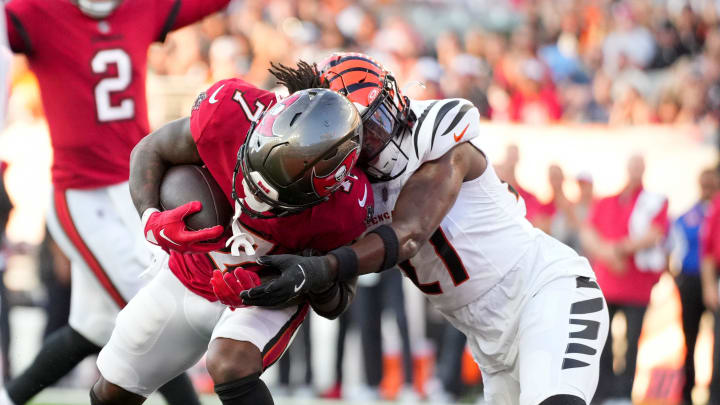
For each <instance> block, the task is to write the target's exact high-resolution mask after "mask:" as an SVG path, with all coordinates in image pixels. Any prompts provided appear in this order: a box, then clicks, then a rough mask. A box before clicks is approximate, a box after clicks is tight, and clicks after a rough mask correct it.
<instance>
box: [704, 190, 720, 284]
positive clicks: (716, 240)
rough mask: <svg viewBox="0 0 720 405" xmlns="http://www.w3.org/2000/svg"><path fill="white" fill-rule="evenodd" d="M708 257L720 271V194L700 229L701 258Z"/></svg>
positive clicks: (712, 203) (713, 200)
mask: <svg viewBox="0 0 720 405" xmlns="http://www.w3.org/2000/svg"><path fill="white" fill-rule="evenodd" d="M706 256H710V257H711V258H712V259H713V260H714V261H715V268H716V269H718V270H720V194H718V195H717V196H715V198H713V199H712V202H711V203H710V208H709V209H708V212H707V215H706V216H705V219H704V220H703V223H702V226H701V227H700V257H701V258H704V257H706Z"/></svg>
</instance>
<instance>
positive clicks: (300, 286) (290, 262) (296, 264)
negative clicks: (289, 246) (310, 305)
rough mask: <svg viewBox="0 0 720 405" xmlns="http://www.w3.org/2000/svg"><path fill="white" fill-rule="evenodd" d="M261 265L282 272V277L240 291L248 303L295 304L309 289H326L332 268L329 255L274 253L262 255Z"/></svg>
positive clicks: (273, 305) (260, 304)
mask: <svg viewBox="0 0 720 405" xmlns="http://www.w3.org/2000/svg"><path fill="white" fill-rule="evenodd" d="M257 262H258V264H260V265H262V266H265V267H270V268H272V269H274V270H277V271H279V272H280V276H279V277H278V278H276V279H275V280H272V281H271V282H269V283H267V284H263V285H261V286H258V287H255V288H252V289H250V290H246V291H243V292H242V293H240V297H241V298H242V300H243V302H244V303H245V305H254V306H258V307H277V306H280V305H284V304H287V305H288V306H290V305H295V304H294V303H292V302H293V301H296V300H297V299H298V298H299V297H300V296H302V295H305V294H307V293H310V292H316V293H317V292H321V291H325V290H327V289H328V288H329V287H330V286H331V285H332V284H333V281H332V280H330V268H329V262H328V258H327V257H326V256H310V257H303V256H296V255H274V256H261V257H260V258H258V260H257Z"/></svg>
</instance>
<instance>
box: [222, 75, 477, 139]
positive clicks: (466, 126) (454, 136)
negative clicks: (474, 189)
mask: <svg viewBox="0 0 720 405" xmlns="http://www.w3.org/2000/svg"><path fill="white" fill-rule="evenodd" d="M223 86H224V85H223ZM469 126H470V124H467V125H465V129H463V130H462V132H460V135H455V134H453V138H455V142H460V140H461V139H462V137H463V136H465V131H467V129H468V127H469Z"/></svg>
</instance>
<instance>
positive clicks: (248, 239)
mask: <svg viewBox="0 0 720 405" xmlns="http://www.w3.org/2000/svg"><path fill="white" fill-rule="evenodd" d="M240 215H242V207H240V203H239V202H237V201H235V214H234V215H233V219H232V233H233V234H232V236H231V237H230V238H228V240H227V242H225V247H227V246H230V253H231V254H232V255H233V256H240V247H242V248H243V250H244V251H245V254H246V255H248V256H253V255H255V248H254V247H253V244H255V239H254V238H253V237H252V235H250V234H248V233H245V232H243V231H242V227H241V226H240Z"/></svg>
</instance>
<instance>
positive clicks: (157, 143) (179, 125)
mask: <svg viewBox="0 0 720 405" xmlns="http://www.w3.org/2000/svg"><path fill="white" fill-rule="evenodd" d="M146 139H149V141H150V143H151V144H152V148H153V149H154V151H155V152H156V153H157V154H158V156H159V157H160V158H161V159H162V160H163V161H164V162H166V163H168V164H169V165H173V166H174V165H180V164H193V163H201V162H202V160H201V159H200V155H199V153H198V149H197V145H196V144H195V140H194V139H193V136H192V133H191V131H190V118H189V117H184V118H180V119H177V120H175V121H171V122H169V123H167V124H165V125H164V126H162V127H160V128H159V129H158V130H156V131H155V132H153V133H151V134H150V135H148V136H147V137H146Z"/></svg>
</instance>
